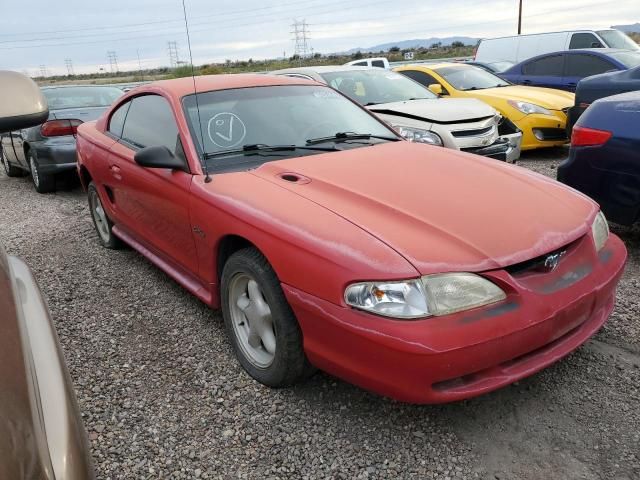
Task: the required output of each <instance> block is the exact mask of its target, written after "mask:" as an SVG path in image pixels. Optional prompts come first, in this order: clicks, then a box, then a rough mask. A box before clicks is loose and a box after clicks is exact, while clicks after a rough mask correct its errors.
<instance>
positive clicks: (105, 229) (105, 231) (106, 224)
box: [87, 182, 122, 249]
mask: <svg viewBox="0 0 640 480" xmlns="http://www.w3.org/2000/svg"><path fill="white" fill-rule="evenodd" d="M87 198H88V199H89V210H90V211H91V219H92V220H93V226H94V227H95V228H96V232H98V238H99V239H100V243H101V244H102V246H103V247H105V248H111V249H117V248H120V246H121V245H122V242H121V241H120V239H119V238H118V237H116V236H115V235H114V234H113V223H112V222H111V220H109V217H107V213H106V212H105V211H104V208H103V207H102V201H101V200H100V195H99V194H98V189H97V188H96V185H95V183H93V182H91V183H89V186H88V187H87Z"/></svg>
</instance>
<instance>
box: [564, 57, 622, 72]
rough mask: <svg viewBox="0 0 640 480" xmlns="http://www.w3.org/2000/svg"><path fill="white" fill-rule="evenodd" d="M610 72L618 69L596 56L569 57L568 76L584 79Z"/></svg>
mask: <svg viewBox="0 0 640 480" xmlns="http://www.w3.org/2000/svg"><path fill="white" fill-rule="evenodd" d="M610 70H617V68H616V66H615V65H613V64H612V63H609V62H608V61H607V60H605V59H603V58H600V57H596V56H595V55H583V54H580V55H569V58H568V59H567V73H566V76H567V77H580V78H584V77H589V76H591V75H597V74H599V73H604V72H608V71H610Z"/></svg>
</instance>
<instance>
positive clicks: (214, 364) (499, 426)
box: [0, 149, 640, 480]
mask: <svg viewBox="0 0 640 480" xmlns="http://www.w3.org/2000/svg"><path fill="white" fill-rule="evenodd" d="M565 154H566V152H565V151H564V150H562V149H560V150H553V151H551V152H545V153H544V154H543V155H539V154H536V155H528V156H526V157H525V158H524V159H523V161H521V162H520V165H522V166H524V167H528V168H532V169H534V170H536V171H539V172H541V173H544V174H548V175H551V176H554V175H555V168H556V167H557V165H558V163H559V159H561V158H562V157H563V155H565ZM0 204H1V205H2V209H1V210H0V242H2V243H3V244H4V245H5V247H6V248H7V250H8V251H9V252H10V253H12V254H16V255H19V256H21V257H23V258H24V259H25V260H26V261H27V262H28V263H29V265H30V266H31V267H32V269H33V270H34V272H35V274H36V277H37V278H38V280H39V283H40V286H41V287H42V289H43V292H44V294H45V297H46V298H47V299H48V302H49V306H50V309H51V312H52V314H53V317H54V321H55V324H56V327H57V330H58V334H59V336H60V339H61V343H62V346H63V349H64V352H65V355H66V358H67V362H68V365H69V369H70V372H71V376H72V378H73V381H74V384H75V387H76V391H77V395H78V400H79V403H80V407H81V410H82V411H83V416H84V422H85V426H86V428H87V431H88V434H89V438H90V440H91V446H92V453H93V457H94V462H95V467H96V471H97V473H98V478H100V479H116V478H118V479H120V478H127V479H129V478H131V479H142V478H176V479H177V478H259V477H261V478H295V479H298V478H303V479H304V478H308V479H317V478H343V479H354V478H372V479H373V478H390V479H396V478H403V479H404V478H414V479H430V478H438V479H475V478H479V479H535V480H537V479H547V478H553V479H574V478H575V479H615V480H623V479H626V480H632V479H638V478H640V408H639V407H640V318H638V313H640V307H639V300H638V295H637V294H638V286H639V281H640V230H639V229H638V228H633V229H629V228H627V229H625V228H622V227H614V228H613V230H614V231H615V232H616V233H617V234H618V235H620V236H621V237H622V238H623V239H624V241H625V242H626V244H627V246H628V248H629V254H630V258H629V264H628V267H627V271H626V273H625V276H624V278H623V280H622V284H621V287H620V290H619V294H618V302H617V307H616V310H615V313H614V314H613V315H612V317H611V319H610V321H609V322H608V323H607V325H606V327H605V328H604V329H603V330H602V331H601V332H600V333H598V334H597V336H596V337H595V339H594V340H592V341H591V342H589V343H588V344H587V345H585V346H584V347H582V348H581V349H579V350H578V351H577V352H576V353H574V354H573V355H571V356H570V357H569V358H567V359H565V360H564V361H562V362H560V363H558V364H556V365H555V366H553V367H551V368H549V369H547V370H545V371H543V372H542V373H540V374H538V375H535V376H533V377H531V378H529V379H526V380H525V381H522V382H519V383H518V384H516V385H512V386H510V387H507V388H504V389H502V390H500V391H498V392H495V393H492V394H489V395H485V396H483V397H481V398H477V399H473V400H470V401H465V402H460V403H457V404H452V405H444V406H411V405H404V404H400V403H397V402H394V401H390V400H387V399H384V398H380V397H378V396H376V395H372V394H369V393H367V392H364V391H362V390H360V389H358V388H356V387H353V386H351V385H349V384H346V383H344V382H342V381H340V380H337V379H335V378H332V377H330V376H328V375H325V374H322V373H320V374H318V375H316V376H314V377H313V378H312V379H310V380H309V381H307V382H305V383H304V384H302V385H299V386H297V387H295V388H291V389H287V390H270V389H268V388H266V387H263V386H261V385H259V384H257V383H256V382H254V381H253V380H252V379H251V378H249V377H248V376H247V375H246V374H245V373H244V372H243V371H242V370H241V368H240V367H239V365H238V363H237V362H236V361H235V360H234V358H233V355H232V352H231V349H230V347H229V345H228V343H227V341H226V339H225V334H224V328H223V323H222V320H221V318H220V316H219V315H218V314H217V313H216V312H211V311H209V310H208V309H207V308H206V307H205V306H204V305H203V304H202V303H200V302H199V301H198V300H196V299H195V298H193V297H191V296H190V295H189V294H187V293H186V292H185V291H184V290H183V289H182V288H180V287H179V286H178V285H177V284H176V283H174V282H173V281H172V280H170V279H169V278H168V277H167V276H166V275H164V274H163V273H162V272H160V271H159V270H158V269H156V268H155V267H153V266H152V265H150V264H149V263H148V262H147V261H146V260H144V259H143V258H142V257H141V256H140V255H138V254H136V253H135V252H133V251H132V250H121V251H109V250H105V249H103V248H101V247H100V246H99V245H98V241H97V239H96V235H95V234H94V232H93V226H92V224H91V221H90V217H89V213H88V209H87V207H86V199H85V196H84V194H83V192H82V191H81V190H80V189H79V188H78V187H74V188H72V189H70V190H67V191H62V192H59V193H58V194H52V195H38V194H37V193H35V191H34V190H33V188H32V186H31V185H30V183H29V181H28V179H26V178H21V179H8V178H6V177H5V176H4V175H3V174H1V173H0Z"/></svg>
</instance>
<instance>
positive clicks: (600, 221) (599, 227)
mask: <svg viewBox="0 0 640 480" xmlns="http://www.w3.org/2000/svg"><path fill="white" fill-rule="evenodd" d="M591 232H592V233H593V243H595V246H596V252H599V251H600V249H602V247H604V244H605V243H607V239H608V238H609V224H608V223H607V219H606V218H605V216H604V213H602V211H600V212H598V215H596V218H595V219H594V220H593V224H592V225H591Z"/></svg>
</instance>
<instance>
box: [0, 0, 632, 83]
mask: <svg viewBox="0 0 640 480" xmlns="http://www.w3.org/2000/svg"><path fill="white" fill-rule="evenodd" d="M185 4H186V11H187V19H188V24H189V30H190V37H191V48H192V55H193V62H194V63H195V64H196V65H200V64H204V63H209V62H224V61H225V60H227V59H229V60H246V59H249V58H253V59H254V60H257V59H264V58H274V57H281V56H283V55H286V56H291V55H292V54H293V53H294V42H293V34H292V33H291V32H292V30H293V27H292V25H293V23H294V21H302V20H305V21H306V22H307V23H308V31H309V37H310V39H309V46H310V47H311V48H313V51H314V52H319V53H332V52H339V51H344V50H349V49H351V48H355V47H369V46H373V45H377V44H380V43H386V42H394V41H400V40H409V39H415V38H430V37H447V36H469V37H478V38H490V37H496V36H504V35H512V34H515V33H516V29H517V16H518V0H484V1H481V0H445V1H443V0H278V1H269V0H262V1H259V0H215V1H211V0H185ZM523 4H524V7H523V33H538V32H545V31H557V30H569V29H598V28H606V27H610V26H611V25H618V24H630V23H636V22H639V21H640V0H614V1H610V0H609V1H608V0H602V1H596V0H565V1H563V2H560V1H558V0H524V1H523ZM0 27H1V28H0V69H9V70H17V71H22V72H25V73H28V74H29V75H33V76H35V75H40V72H41V70H42V68H45V69H46V72H47V74H48V75H51V74H63V73H67V70H68V67H67V66H66V65H67V63H70V65H71V67H72V68H73V71H74V72H75V73H88V72H96V71H99V69H101V68H102V69H104V70H105V71H109V70H110V68H111V64H110V62H109V53H108V52H115V57H116V59H117V64H118V68H119V70H121V71H122V70H133V69H137V68H138V66H139V65H140V66H141V67H142V68H152V67H158V66H168V65H169V63H170V60H169V48H168V42H176V46H177V49H178V58H179V60H180V61H188V60H189V50H188V42H187V35H186V30H185V19H184V14H183V5H182V0H109V1H108V2H96V1H91V0H65V1H64V2H52V1H50V0H26V1H24V2H16V1H12V2H4V5H3V7H2V22H0ZM138 58H139V59H140V60H139V61H138Z"/></svg>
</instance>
